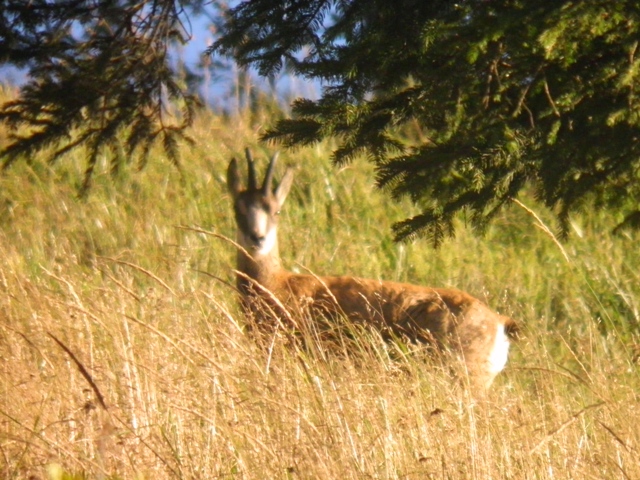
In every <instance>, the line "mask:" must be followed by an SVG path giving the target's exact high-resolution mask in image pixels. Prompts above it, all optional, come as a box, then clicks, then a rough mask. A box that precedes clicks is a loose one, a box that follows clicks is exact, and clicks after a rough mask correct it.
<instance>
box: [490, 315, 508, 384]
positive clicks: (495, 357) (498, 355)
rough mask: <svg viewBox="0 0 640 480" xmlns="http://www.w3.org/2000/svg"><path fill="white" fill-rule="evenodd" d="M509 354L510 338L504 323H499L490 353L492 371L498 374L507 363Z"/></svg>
mask: <svg viewBox="0 0 640 480" xmlns="http://www.w3.org/2000/svg"><path fill="white" fill-rule="evenodd" d="M508 356H509V338H508V337H507V334H506V333H505V331H504V325H498V329H497V331H496V338H495V341H494V343H493V349H492V350H491V354H490V355H489V369H490V371H491V372H492V373H494V374H496V375H497V374H498V373H500V372H501V371H502V369H503V368H504V367H505V365H506V364H507V357H508Z"/></svg>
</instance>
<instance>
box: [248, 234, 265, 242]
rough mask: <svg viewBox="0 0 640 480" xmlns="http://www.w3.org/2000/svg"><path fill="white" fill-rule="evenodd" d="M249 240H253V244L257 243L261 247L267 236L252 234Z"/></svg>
mask: <svg viewBox="0 0 640 480" xmlns="http://www.w3.org/2000/svg"><path fill="white" fill-rule="evenodd" d="M249 238H250V239H251V241H252V242H253V243H255V244H256V245H260V244H261V243H262V242H264V239H265V238H266V237H265V235H258V234H256V233H250V234H249Z"/></svg>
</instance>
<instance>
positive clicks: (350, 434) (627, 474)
mask: <svg viewBox="0 0 640 480" xmlns="http://www.w3.org/2000/svg"><path fill="white" fill-rule="evenodd" d="M265 122H266V119H261V120H260V119H256V118H253V119H249V118H234V119H222V118H218V117H215V116H213V115H211V114H209V113H206V114H203V115H202V118H200V119H199V120H198V122H197V123H196V125H195V126H194V129H193V132H192V136H193V137H194V138H195V139H196V145H195V146H194V147H192V146H184V147H183V149H182V151H181V152H182V165H183V167H182V174H180V173H179V172H178V171H177V170H176V169H175V168H174V167H173V166H172V165H171V164H170V162H168V161H166V160H164V159H163V158H162V157H161V156H160V155H161V154H160V153H156V154H155V155H156V156H155V157H154V158H153V159H152V161H151V163H150V164H149V166H148V168H147V169H145V170H143V171H142V172H138V171H137V170H136V169H135V166H133V165H132V166H130V167H129V168H125V169H124V170H123V171H121V172H120V174H119V175H118V176H117V177H116V178H111V177H110V175H109V173H108V169H107V168H105V169H104V170H103V171H98V172H97V176H96V179H95V185H94V188H93V190H92V192H91V194H90V195H89V197H88V198H87V199H83V200H79V199H78V198H77V191H78V190H77V185H78V184H79V182H80V181H81V179H82V173H83V158H82V154H81V153H77V154H75V155H74V156H72V157H69V158H66V159H63V160H62V162H61V163H60V164H59V165H57V166H56V168H49V167H46V166H43V165H42V164H39V163H36V164H34V165H33V166H29V165H27V164H24V163H23V164H17V165H15V167H14V168H13V169H12V170H10V171H9V172H7V174H6V175H5V176H4V177H2V178H1V179H0V255H1V257H2V262H1V263H0V292H1V295H0V355H1V356H2V374H1V377H0V378H1V381H0V389H1V396H0V419H1V425H2V427H1V430H0V451H1V452H2V456H1V457H0V459H1V460H0V461H1V463H0V472H1V473H0V475H1V476H2V477H3V478H24V479H27V478H42V479H44V478H63V476H64V475H66V474H67V473H68V474H70V475H73V476H74V478H83V477H85V476H86V477H89V478H99V476H100V475H104V476H105V477H107V478H148V479H152V478H242V479H264V478H309V479H311V478H314V479H315V478H318V479H320V478H322V479H325V478H335V479H343V478H359V479H360V478H389V479H392V478H394V479H395V478H403V479H406V478H409V479H423V478H438V479H440V478H442V479H448V478H477V479H486V478H518V479H520V478H541V479H551V478H621V479H623V478H637V477H638V476H640V467H639V466H638V463H637V458H638V448H640V447H639V441H640V432H639V431H638V427H637V426H636V422H635V420H634V419H635V418H637V417H638V414H639V413H640V412H638V409H639V402H638V393H637V392H638V388H639V387H640V382H639V381H638V366H637V358H638V355H639V353H640V351H639V349H638V305H639V302H640V294H639V292H638V273H637V268H636V266H637V265H638V263H639V260H640V259H639V258H638V256H639V254H638V251H637V248H636V244H637V235H635V234H632V233H624V234H622V235H620V236H615V237H614V236H612V235H611V234H610V232H609V229H610V226H611V225H612V224H613V222H610V221H609V220H608V218H607V213H606V212H588V213H585V214H584V215H583V216H582V217H580V218H576V219H575V225H576V232H575V234H574V235H573V237H572V239H571V240H570V241H569V242H568V243H563V244H562V248H560V247H559V246H558V244H556V243H555V241H554V239H553V238H552V235H550V233H549V232H547V231H544V229H543V228H541V225H540V224H539V221H540V222H543V224H544V225H546V226H549V227H550V229H551V232H553V222H552V220H551V218H550V216H549V215H548V213H547V212H544V210H542V209H541V208H540V207H539V206H537V205H536V204H535V202H533V201H532V200H531V199H526V198H525V199H522V201H523V202H524V205H525V206H527V207H528V208H529V209H530V210H531V211H527V210H526V209H524V208H522V207H520V206H518V205H515V204H514V205H512V206H511V207H510V208H509V209H508V210H507V211H505V212H504V214H502V215H501V216H500V217H499V218H497V220H496V222H495V223H494V225H493V226H492V227H491V228H490V229H489V230H488V232H487V233H486V235H485V236H484V237H483V238H477V237H475V236H473V234H472V232H470V231H469V230H467V229H465V227H464V224H463V222H462V221H461V223H460V226H459V227H460V228H459V232H458V237H457V238H456V239H455V240H452V241H450V242H448V243H446V244H445V245H444V247H442V248H441V249H440V250H438V251H434V250H433V249H431V247H430V246H428V245H426V244H425V243H423V242H417V243H415V244H410V245H398V244H395V243H393V242H392V241H391V229H390V227H391V224H392V223H393V222H394V221H397V220H400V219H402V218H405V217H406V216H408V215H411V214H413V213H415V212H416V211H415V209H414V207H412V206H411V205H410V204H408V203H402V202H401V203H391V202H390V201H389V199H388V197H386V196H385V195H384V194H382V193H380V192H376V191H375V190H373V189H372V187H371V185H372V180H373V173H372V171H371V168H370V167H369V166H368V165H366V164H365V163H361V162H360V163H356V164H354V165H352V166H349V167H347V168H344V169H335V168H333V167H331V166H330V165H329V163H328V160H327V158H328V155H329V148H328V147H327V146H326V145H321V146H318V147H314V148H308V149H303V150H299V151H297V152H293V153H292V152H283V153H282V155H281V158H282V160H281V164H280V167H279V172H282V171H283V169H284V166H285V164H287V163H290V164H294V165H296V166H297V167H298V170H297V173H296V175H297V177H296V182H295V184H294V188H293V191H292V193H291V195H290V197H289V199H288V200H287V204H286V206H285V209H284V211H283V214H282V220H281V235H280V244H281V247H280V248H281V252H282V255H283V260H284V263H285V264H286V265H287V267H288V268H291V269H294V270H295V269H299V270H301V271H302V270H304V269H306V268H308V269H311V270H312V271H314V272H317V273H321V274H330V273H335V274H357V275H359V276H367V277H375V278H378V277H379V278H386V279H393V280H401V281H410V282H414V283H420V284H424V285H434V286H452V287H457V288H460V289H463V290H467V291H469V292H470V293H472V294H474V295H475V296H477V297H479V298H482V299H483V300H485V301H486V302H487V303H489V304H490V305H491V306H492V307H493V308H495V309H497V310H499V311H501V312H502V313H504V314H508V315H510V316H512V317H514V318H515V319H517V320H518V322H519V323H520V324H521V327H522V339H521V340H520V342H519V343H518V344H517V345H515V346H514V348H513V354H512V356H511V360H510V363H509V367H508V369H507V370H506V371H505V373H504V374H502V375H500V376H499V377H498V379H497V380H496V382H495V385H494V388H493V389H492V391H491V392H490V393H489V395H488V396H487V397H486V398H484V399H480V400H479V399H474V398H472V397H470V396H469V394H468V392H467V391H466V390H465V389H464V388H461V387H460V385H459V384H458V383H457V382H454V381H452V380H451V379H450V378H449V376H448V373H447V369H446V368H444V369H443V368H441V367H440V366H439V365H438V363H437V362H435V361H432V360H429V359H428V358H424V355H422V354H421V353H420V352H417V353H414V354H413V355H406V356H405V355H403V352H402V348H401V347H395V346H393V345H391V346H390V345H385V344H384V343H383V342H382V341H380V339H379V338H378V337H377V336H376V335H375V334H374V333H372V332H360V335H358V336H357V337H356V338H349V339H345V340H344V342H343V343H342V344H341V345H338V346H337V347H336V346H333V347H331V348H333V349H334V352H333V353H332V352H329V351H328V349H329V348H328V347H327V348H325V347H324V346H322V345H316V346H312V348H310V349H305V350H301V349H299V348H297V347H294V346H292V345H290V344H289V343H288V342H287V339H286V337H276V338H275V339H273V342H266V343H267V347H266V348H265V347H264V346H263V345H261V344H259V343H258V342H256V341H254V340H252V338H251V337H249V336H247V335H245V334H244V333H243V331H242V328H243V322H244V320H243V318H242V316H241V315H240V313H239V309H238V307H237V304H236V298H235V293H234V290H233V287H232V286H231V284H232V283H233V275H232V269H233V268H234V261H235V251H234V249H233V247H232V245H230V244H229V243H228V242H225V241H224V240H223V239H220V238H216V237H212V236H209V235H206V234H202V233H197V232H195V231H194V230H190V229H188V228H181V227H198V228H202V229H205V230H208V231H212V232H215V233H218V234H220V235H223V236H226V237H229V238H232V239H233V238H234V235H235V233H234V225H233V219H232V218H231V215H230V201H229V198H228V195H227V192H226V186H225V172H226V167H227V165H228V161H229V159H230V158H231V156H233V155H236V156H241V155H242V152H243V150H244V147H245V146H251V147H252V148H253V150H254V156H255V157H256V158H259V159H266V158H267V156H268V154H269V153H271V148H266V147H265V146H264V145H259V144H258V143H257V142H256V138H257V135H258V134H259V133H260V131H261V125H264V124H265ZM262 166H264V164H263V165H262ZM277 178H279V177H277ZM531 212H535V213H536V215H538V216H539V220H537V219H536V218H535V217H534V216H533V215H532V213H531ZM562 249H564V250H565V251H566V255H567V257H568V258H565V256H564V254H563V252H562ZM52 336H54V337H56V338H57V339H59V340H60V341H61V342H62V343H63V344H64V345H65V346H66V347H67V348H68V349H69V350H70V351H71V352H73V354H74V355H75V357H76V359H77V361H78V362H79V363H80V364H82V365H83V367H84V368H85V369H86V371H87V372H88V374H89V375H90V378H91V381H92V382H93V383H94V385H95V387H96V388H97V389H98V390H99V391H100V392H101V394H102V395H103V397H104V402H105V404H106V406H107V410H106V411H105V410H104V409H103V408H102V407H101V406H100V404H99V401H98V400H97V396H96V394H95V392H94V390H93V389H92V386H91V384H90V382H89V381H88V380H87V379H86V378H85V377H84V376H83V375H82V373H81V372H80V369H79V367H78V365H77V364H76V363H75V362H74V361H73V360H72V359H71V358H70V356H69V354H68V353H67V352H65V351H64V350H63V349H62V348H61V347H60V346H59V345H58V344H57V343H56V342H55V341H54V339H53V338H52ZM397 349H399V350H397ZM31 476H32V477H31Z"/></svg>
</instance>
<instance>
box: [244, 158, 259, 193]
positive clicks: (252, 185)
mask: <svg viewBox="0 0 640 480" xmlns="http://www.w3.org/2000/svg"><path fill="white" fill-rule="evenodd" d="M244 153H245V155H246V156H247V167H248V169H249V184H248V186H247V189H248V190H255V189H256V188H257V187H256V167H255V166H254V165H253V157H252V156H251V150H249V149H248V148H246V149H245V150H244Z"/></svg>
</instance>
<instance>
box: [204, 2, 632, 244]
mask: <svg viewBox="0 0 640 480" xmlns="http://www.w3.org/2000/svg"><path fill="white" fill-rule="evenodd" d="M639 40H640V5H639V4H638V2H636V1H634V0H618V1H615V2H611V1H609V0H580V1H554V2H540V1H535V0H458V1H455V2H454V1H447V0H433V1H424V0H395V1H388V0H287V1H282V0H247V1H243V2H241V3H239V4H238V5H237V6H236V7H235V8H233V9H232V10H231V11H230V12H229V15H228V17H227V19H226V22H225V24H224V26H223V28H222V30H221V36H220V38H219V39H218V41H217V42H216V43H215V44H214V45H213V47H212V49H211V51H210V53H220V54H223V55H228V56H231V57H233V58H235V59H236V60H237V61H238V62H239V63H240V64H242V65H249V66H254V67H255V68H257V69H258V71H259V72H260V73H261V74H262V75H265V76H269V75H273V74H275V73H276V72H278V71H279V70H280V69H282V68H284V67H286V68H289V69H290V70H291V71H293V72H295V73H296V74H299V75H303V76H305V77H308V78H311V79H320V80H321V81H322V82H323V84H324V89H323V94H322V96H321V98H320V99H319V100H316V101H311V100H308V99H299V100H297V101H296V102H295V103H294V105H293V115H292V118H291V119H284V120H281V121H279V122H278V123H277V124H276V125H275V127H274V128H273V129H271V130H270V131H268V132H267V133H266V134H265V136H264V137H265V138H266V139H268V140H274V141H278V142H281V143H283V144H285V145H287V146H294V145H305V144H312V143H315V142H318V141H320V140H321V139H323V138H326V137H335V138H337V139H338V140H339V143H338V145H339V146H338V147H337V148H336V150H335V151H334V152H333V157H332V159H333V161H334V162H335V163H337V164H343V163H345V162H349V161H351V160H352V159H353V158H354V157H355V156H357V155H365V156H366V157H367V158H368V159H370V160H371V161H372V162H373V163H374V164H375V165H376V168H377V182H378V185H379V186H380V187H383V188H386V189H388V191H389V192H390V194H391V195H392V196H394V197H402V196H409V197H411V198H412V199H413V200H414V201H415V202H416V203H417V204H418V205H420V207H421V210H422V212H421V213H420V214H419V215H417V216H415V217H413V218H409V219H407V220H405V221H403V222H400V223H398V224H397V225H396V226H395V234H396V237H397V238H398V239H411V238H414V237H416V236H426V237H428V238H429V239H430V240H431V241H432V242H433V244H435V245H438V244H440V243H441V242H442V241H443V239H444V238H446V237H447V236H451V235H453V234H454V219H455V218H456V217H458V216H460V215H461V214H462V216H463V217H464V218H465V219H466V220H467V221H468V222H469V223H470V224H471V225H472V226H474V227H476V228H478V229H480V230H481V229H483V228H484V227H485V226H486V225H487V223H488V222H489V221H490V220H491V219H492V218H493V217H494V215H495V214H496V213H497V212H498V211H500V209H501V208H503V207H504V206H505V205H506V204H508V203H509V202H510V200H511V199H512V198H514V197H516V196H517V195H518V193H519V192H521V191H522V189H523V188H525V187H526V188H532V189H534V191H535V194H536V196H537V198H538V199H540V200H541V201H542V202H544V204H546V205H547V206H548V207H550V208H551V209H553V211H554V212H555V213H556V214H557V217H558V219H559V225H560V230H561V233H562V234H566V233H567V232H568V228H569V225H570V223H569V215H570V213H571V212H573V211H576V210H579V209H581V208H600V207H618V208H620V207H621V208H620V210H621V211H623V212H626V213H627V220H628V221H627V223H628V224H629V225H631V226H634V225H635V226H637V225H638V224H639V223H640V222H638V221H637V218H638V216H639V214H638V212H636V211H635V209H636V207H637V202H638V194H639V193H640V192H639V187H638V176H639V168H640V158H639V154H640V142H639V139H640V97H639V95H640V91H639V90H640V85H639V81H640V49H639V48H638V41H639ZM623 224H624V222H623Z"/></svg>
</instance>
